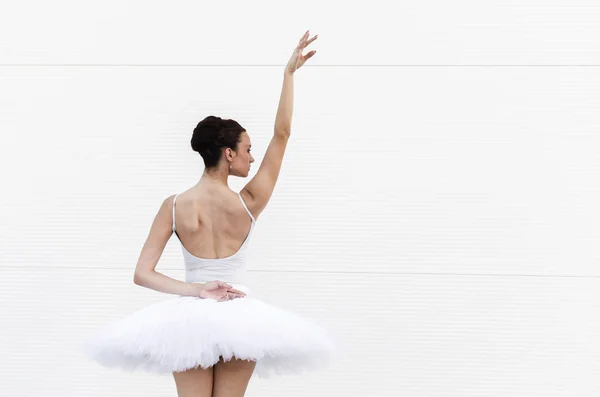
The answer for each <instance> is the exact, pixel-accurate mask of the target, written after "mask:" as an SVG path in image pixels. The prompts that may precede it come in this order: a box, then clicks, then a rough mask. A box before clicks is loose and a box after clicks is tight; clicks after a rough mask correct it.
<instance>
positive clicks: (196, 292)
mask: <svg viewBox="0 0 600 397" xmlns="http://www.w3.org/2000/svg"><path fill="white" fill-rule="evenodd" d="M204 284H206V283H199V282H191V283H188V288H187V291H186V292H187V295H188V296H194V297H196V298H198V297H200V293H201V292H202V290H203V289H204Z"/></svg>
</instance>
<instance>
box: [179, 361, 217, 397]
mask: <svg viewBox="0 0 600 397" xmlns="http://www.w3.org/2000/svg"><path fill="white" fill-rule="evenodd" d="M213 373H214V367H210V368H207V369H204V368H202V367H198V368H194V369H189V370H187V371H184V372H173V378H174V379H175V386H176V387H177V396H178V397H211V394H212V388H213Z"/></svg>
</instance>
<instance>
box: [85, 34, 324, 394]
mask: <svg viewBox="0 0 600 397" xmlns="http://www.w3.org/2000/svg"><path fill="white" fill-rule="evenodd" d="M316 38H317V36H314V37H313V38H310V39H309V32H308V31H307V32H306V33H305V34H304V35H303V36H302V38H301V39H300V42H299V43H298V45H297V46H296V48H295V49H294V52H293V54H292V57H291V58H290V60H289V62H288V63H287V65H286V67H285V71H284V78H283V88H282V92H281V98H280V102H279V108H278V110H277V117H276V120H275V132H274V135H273V137H272V138H271V142H270V144H269V147H268V148H267V152H266V154H265V157H264V160H263V162H262V164H261V165H260V168H259V170H258V171H257V173H256V176H255V177H254V178H252V180H250V182H249V183H248V184H247V185H246V186H245V187H244V188H243V189H242V191H241V192H240V193H234V192H232V191H231V190H230V189H229V186H228V177H229V175H234V176H239V177H247V176H248V172H249V170H250V165H251V164H252V163H253V162H254V158H253V157H252V154H251V153H250V146H251V144H250V137H249V135H248V133H247V131H246V130H245V129H244V128H243V127H241V126H240V124H238V123H237V122H236V121H234V120H227V119H221V118H219V117H214V116H209V117H206V118H205V119H204V120H202V121H201V122H200V123H198V125H197V126H196V128H195V129H194V133H193V136H192V140H191V145H192V149H193V150H195V151H197V152H199V153H200V155H201V156H202V158H203V160H204V165H205V169H204V172H203V174H202V176H201V178H200V180H199V182H198V183H197V184H196V185H195V186H193V187H191V188H189V189H188V190H186V191H184V192H182V193H180V194H176V195H173V196H170V197H168V198H167V199H165V200H164V202H163V203H162V206H161V207H160V209H159V211H158V214H157V215H156V218H155V219H154V222H153V224H152V227H151V229H150V233H149V235H148V238H147V240H146V242H145V244H144V247H143V249H142V252H141V254H140V258H139V260H138V263H137V266H136V269H135V276H134V282H135V283H136V284H137V285H140V286H143V287H146V288H151V289H154V290H156V291H160V292H163V293H167V294H174V295H179V296H177V297H174V298H172V299H168V300H166V301H164V302H160V303H157V304H154V305H150V306H147V307H145V308H143V309H142V310H140V311H137V312H135V313H133V314H132V315H130V316H127V317H125V318H124V319H121V320H120V321H118V322H116V323H113V324H111V325H110V326H108V327H106V328H104V329H102V330H100V331H99V332H97V333H96V334H95V335H93V337H91V338H89V339H88V341H87V342H86V345H85V351H86V352H87V354H88V355H89V356H91V358H92V359H94V360H96V361H98V362H99V363H100V364H102V365H104V366H107V367H120V368H123V369H128V370H135V369H142V370H146V371H151V372H156V373H161V374H172V376H173V377H174V380H175V384H176V388H177V392H178V395H179V396H180V397H191V396H193V397H211V396H212V397H225V396H226V397H235V396H243V395H244V393H245V391H246V388H247V385H248V382H249V380H250V377H251V376H252V374H253V373H256V375H257V376H261V377H267V376H269V375H271V374H282V373H286V372H297V371H299V370H303V369H309V368H313V367H316V366H319V365H322V364H323V363H324V362H325V360H324V359H326V358H328V356H329V355H330V353H331V352H332V351H333V345H332V341H331V339H330V338H329V337H328V335H327V332H326V330H324V329H323V328H321V327H320V326H318V325H317V324H315V323H312V322H310V321H308V320H306V319H303V318H301V317H299V316H298V315H296V314H294V313H291V312H289V311H286V310H283V309H280V308H278V307H276V306H272V305H269V304H267V303H264V302H262V301H260V300H258V299H254V298H252V297H251V296H250V294H249V289H248V288H247V287H246V286H245V285H244V284H245V278H244V277H245V269H246V252H245V251H246V248H247V246H248V244H249V241H250V237H251V235H252V230H253V229H254V226H255V223H256V220H257V219H258V217H259V216H260V214H261V212H262V211H263V210H264V209H265V206H266V205H267V202H268V201H269V198H270V197H271V194H272V192H273V189H274V187H275V183H276V181H277V178H278V176H279V171H280V168H281V163H282V161H283V155H284V152H285V148H286V146H287V143H288V140H289V137H290V131H291V119H292V108H293V89H294V82H293V76H294V73H295V72H296V70H297V69H299V68H300V67H301V66H302V65H304V63H305V62H306V61H307V60H308V59H309V58H311V57H312V56H313V55H314V54H315V52H316V51H310V52H309V53H307V54H306V55H303V54H302V50H303V49H304V48H306V46H308V45H309V44H310V43H311V42H313V41H314V40H315V39H316ZM172 234H175V235H176V236H177V238H178V239H179V240H180V242H181V246H182V251H183V257H184V262H185V269H186V280H185V282H183V281H178V280H175V279H172V278H170V277H168V276H166V275H163V274H161V273H159V272H157V271H155V268H156V265H157V263H158V261H159V259H160V256H161V254H162V252H163V250H164V247H165V245H166V244H167V241H168V240H169V238H170V237H171V235H172Z"/></svg>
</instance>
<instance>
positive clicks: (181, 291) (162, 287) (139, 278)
mask: <svg viewBox="0 0 600 397" xmlns="http://www.w3.org/2000/svg"><path fill="white" fill-rule="evenodd" d="M133 282H134V283H135V284H137V285H139V286H142V287H146V288H150V289H153V290H155V291H159V292H164V293H166V294H173V295H181V296H198V292H197V290H198V288H197V287H198V285H197V284H200V283H194V284H196V285H194V284H192V283H187V282H184V281H179V280H175V279H174V278H171V277H168V276H165V275H164V274H162V273H159V272H156V271H151V272H145V273H143V274H137V273H136V274H135V275H134V277H133Z"/></svg>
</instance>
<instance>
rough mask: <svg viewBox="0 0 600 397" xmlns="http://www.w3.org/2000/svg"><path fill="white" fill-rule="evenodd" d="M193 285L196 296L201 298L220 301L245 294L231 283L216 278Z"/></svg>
mask: <svg viewBox="0 0 600 397" xmlns="http://www.w3.org/2000/svg"><path fill="white" fill-rule="evenodd" d="M194 287H195V290H196V296H197V297H199V298H203V299H214V300H217V301H221V302H222V301H228V300H231V299H237V298H243V297H244V296H246V294H245V293H244V292H243V291H240V290H237V289H235V288H233V287H232V286H231V285H229V284H227V283H225V282H223V281H218V280H215V281H210V282H208V283H203V284H195V283H194Z"/></svg>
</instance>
